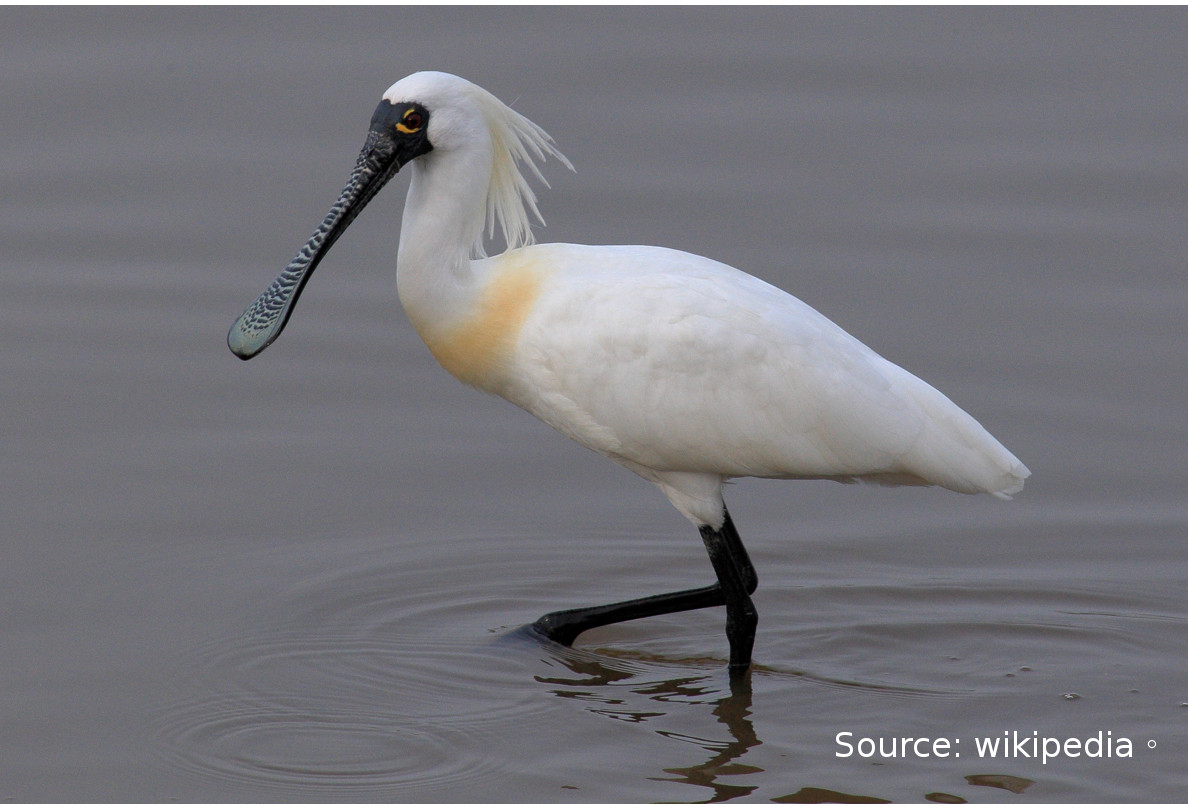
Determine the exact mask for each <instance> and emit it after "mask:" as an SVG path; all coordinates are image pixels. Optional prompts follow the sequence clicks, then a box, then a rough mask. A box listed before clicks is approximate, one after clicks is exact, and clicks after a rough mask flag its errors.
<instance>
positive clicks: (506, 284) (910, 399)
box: [227, 72, 1030, 675]
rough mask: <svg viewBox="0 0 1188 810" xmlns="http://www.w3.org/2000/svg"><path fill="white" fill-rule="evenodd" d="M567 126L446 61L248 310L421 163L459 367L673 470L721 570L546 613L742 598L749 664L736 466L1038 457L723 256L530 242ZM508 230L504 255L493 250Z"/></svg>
mask: <svg viewBox="0 0 1188 810" xmlns="http://www.w3.org/2000/svg"><path fill="white" fill-rule="evenodd" d="M547 155H552V156H553V157H555V158H556V159H557V160H559V161H560V162H562V163H563V164H565V165H566V166H567V167H569V168H572V166H570V164H569V161H568V160H566V159H565V157H564V156H563V155H562V154H561V153H560V152H559V151H558V150H557V149H556V147H555V146H554V145H553V141H552V139H551V138H550V137H549V136H548V135H547V134H546V133H545V131H544V130H542V129H541V128H540V127H538V126H537V125H536V124H534V123H532V122H531V121H529V120H528V119H527V118H525V117H524V116H522V115H520V114H519V113H517V112H515V111H513V110H512V109H511V108H509V107H508V106H506V105H505V104H503V103H502V102H501V101H499V100H498V99H497V98H495V96H493V95H491V94H490V93H488V92H487V91H486V90H483V89H482V88H480V87H478V86H476V85H474V84H471V83H470V82H468V81H466V80H464V79H460V78H458V77H457V76H452V75H449V74H446V73H436V72H423V73H415V74H413V75H411V76H408V77H406V78H404V79H401V80H400V81H398V82H397V83H396V84H394V85H392V86H391V87H390V88H388V90H387V92H386V93H384V96H383V100H382V101H381V102H380V104H379V106H378V107H377V108H376V111H375V114H374V115H373V117H372V119H371V127H370V131H369V133H368V136H367V140H366V143H365V145H364V147H363V151H362V153H361V154H360V155H359V159H358V162H357V164H356V166H355V169H354V171H353V173H352V174H351V178H350V181H349V183H348V184H347V186H346V188H345V189H344V190H343V192H342V195H341V197H340V198H339V200H338V202H337V203H336V204H335V205H334V207H333V208H332V209H331V210H330V213H329V214H328V215H327V216H326V218H325V220H324V221H323V222H322V225H321V226H320V227H319V228H318V230H317V231H316V232H315V233H314V235H313V236H312V237H311V238H310V240H309V242H308V243H307V244H306V245H305V247H304V248H303V249H302V250H301V251H300V252H299V253H298V255H297V256H296V258H294V260H293V261H292V262H291V263H290V264H289V266H288V267H287V268H286V269H285V270H284V271H283V272H282V273H281V275H280V276H279V277H278V278H277V279H276V281H275V282H273V284H272V285H271V286H270V287H269V288H268V289H267V290H265V292H264V293H263V294H261V296H260V297H259V298H258V299H257V300H256V301H255V302H254V303H253V304H252V305H250V306H249V307H248V308H247V310H245V311H244V313H243V315H241V316H240V318H239V319H238V320H237V321H236V322H235V324H234V325H233V326H232V327H231V331H230V333H229V334H228V338H227V339H228V345H229V346H230V348H231V350H232V351H233V352H234V353H235V354H237V355H238V356H240V357H241V358H243V359H245V360H246V359H249V358H251V357H253V356H255V355H256V354H258V353H259V352H261V351H263V350H264V348H265V347H267V346H268V345H269V344H270V343H271V342H272V341H273V340H274V339H275V338H276V337H277V336H278V335H279V334H280V332H281V330H282V329H283V328H284V326H285V324H286V322H287V321H288V318H289V315H290V314H291V312H292V308H293V305H294V303H295V302H296V300H297V297H298V295H299V294H300V292H301V290H302V288H303V286H304V284H305V282H306V281H307V280H308V278H309V276H310V274H311V273H312V272H313V270H314V268H315V267H316V265H317V264H318V262H319V261H320V260H321V258H322V257H323V256H324V255H325V254H326V252H327V251H328V250H329V249H330V246H331V245H332V244H333V243H334V241H335V240H336V239H337V238H338V237H339V236H340V235H341V234H342V232H343V230H345V228H346V227H347V225H348V224H349V223H350V222H351V220H352V219H354V217H355V216H356V215H357V214H358V213H359V211H360V210H361V209H362V208H363V207H364V206H365V205H366V204H367V203H368V201H370V200H371V198H372V197H373V196H374V195H375V194H376V192H378V191H379V190H380V188H381V187H382V186H383V185H384V184H385V183H386V182H387V181H388V180H389V179H390V178H391V177H392V176H393V175H395V173H396V172H397V171H398V170H399V169H400V168H401V167H402V166H403V165H405V164H407V163H412V166H413V174H412V181H411V184H410V186H409V190H408V198H407V200H406V202H405V207H404V217H403V220H402V223H401V229H400V247H399V251H398V254H397V261H396V266H397V271H396V273H397V285H398V289H399V295H400V300H401V302H402V303H403V305H404V309H405V311H406V312H407V313H408V317H409V320H410V321H411V322H412V324H413V326H414V327H415V328H416V330H417V332H418V334H420V336H421V337H422V338H423V339H424V341H425V343H426V345H427V346H428V347H429V350H430V351H431V352H432V353H433V356H434V357H436V358H437V360H438V362H439V363H441V365H442V366H443V367H445V369H446V370H447V371H449V372H450V373H451V374H453V375H454V376H455V377H457V378H458V379H459V380H461V381H462V382H464V383H466V384H468V385H472V386H474V387H476V388H479V389H481V390H483V391H487V392H489V393H492V394H497V395H499V396H501V397H503V398H505V399H507V400H509V401H510V402H512V403H514V404H516V405H518V406H519V407H521V408H523V409H524V410H526V411H528V412H529V413H531V414H533V415H534V416H536V417H538V418H539V419H541V420H543V421H544V422H546V423H547V424H549V425H552V426H553V427H554V428H556V429H557V430H559V431H561V432H562V433H563V434H565V435H566V436H569V437H570V438H572V439H573V440H575V441H576V442H578V443H579V444H581V445H583V446H585V447H588V448H590V449H592V450H596V451H597V452H599V453H602V454H603V455H605V456H607V457H608V458H610V459H612V460H613V461H616V462H618V463H619V464H621V465H623V466H624V467H626V468H627V469H629V470H631V471H632V472H634V473H636V474H638V475H640V476H641V477H643V478H645V479H647V480H648V481H651V482H652V483H654V484H656V485H657V486H658V487H659V488H660V489H661V491H663V493H664V494H665V495H667V496H668V499H669V500H670V501H671V502H672V505H673V506H674V507H676V508H677V510H678V511H680V513H681V514H683V515H684V516H685V517H687V518H688V519H689V520H690V521H692V522H693V524H694V525H696V526H697V527H698V528H699V530H700V532H701V536H702V539H703V540H704V542H705V546H706V549H707V550H708V552H709V556H710V561H711V563H712V565H713V568H714V572H715V574H716V576H717V583H715V584H713V585H710V586H708V587H704V588H696V589H692V590H687V591H680V592H677V593H669V594H660V595H658V596H651V597H645V598H642V599H633V600H629V601H626V602H619V603H616V604H612V605H601V606H596V607H589V608H578V609H574V610H565V611H558V612H556V613H550V614H547V615H545V616H543V617H541V618H540V619H539V620H538V621H537V622H535V623H534V624H533V628H534V629H535V630H536V631H537V632H538V633H540V634H542V635H544V636H546V637H547V638H549V639H552V640H553V641H557V642H560V643H562V644H571V643H572V642H573V640H574V639H575V638H576V637H577V636H578V634H580V633H581V632H583V631H585V630H588V629H590V628H591V627H598V626H601V625H604V624H610V623H613V622H619V621H625V620H628V619H634V618H641V617H644V616H654V615H660V614H664V613H672V612H676V611H681V610H690V609H693V608H701V607H709V606H715V605H723V604H724V605H725V606H726V615H727V623H726V633H727V637H728V639H729V641H730V672H731V673H732V675H737V674H739V673H742V672H745V671H746V670H747V669H748V667H749V666H750V662H751V649H752V645H753V642H754V636H755V626H756V623H757V620H758V619H757V614H756V612H755V608H754V605H753V603H752V602H751V598H750V594H751V593H753V592H754V590H755V588H756V586H757V584H758V580H757V578H756V575H755V570H754V568H753V566H752V565H751V562H750V560H749V559H748V557H747V553H746V550H745V549H744V548H743V545H742V541H741V540H740V539H739V536H738V532H737V531H736V530H735V528H734V525H733V522H732V521H731V518H730V515H729V513H728V512H727V511H726V505H725V502H724V501H723V499H722V486H723V483H724V482H725V481H726V480H728V479H731V478H736V477H740V476H757V477H762V478H806V479H833V480H836V481H843V482H854V481H865V482H874V483H879V484H892V485H936V486H941V487H946V488H948V489H951V490H955V491H957V492H967V493H977V492H986V493H992V494H995V495H998V496H1000V497H1004V498H1005V497H1009V496H1010V495H1012V494H1014V493H1016V492H1018V491H1019V490H1021V489H1022V488H1023V480H1024V479H1025V478H1026V477H1027V476H1028V475H1029V474H1030V473H1029V471H1028V469H1027V468H1026V467H1025V466H1023V464H1022V463H1020V461H1019V460H1018V459H1017V458H1015V456H1013V455H1012V454H1011V453H1010V452H1009V451H1008V450H1007V449H1006V448H1005V447H1003V446H1002V445H1001V444H999V442H998V441H997V440H995V439H994V437H993V436H991V435H990V434H989V433H988V432H987V431H986V430H985V429H984V428H982V426H981V425H979V424H978V423H977V422H976V421H975V420H974V419H973V418H972V417H970V416H969V415H968V414H967V413H965V412H964V411H963V410H961V409H960V408H958V407H957V406H956V405H954V404H953V403H952V402H951V401H950V400H949V399H948V398H947V397H945V396H944V395H943V394H941V393H940V392H939V391H937V390H936V389H935V388H933V387H932V386H930V385H928V384H927V383H925V382H924V381H922V380H920V379H919V378H917V377H915V376H913V375H912V374H910V373H908V372H907V371H904V370H903V369H902V368H900V367H898V366H896V365H894V364H893V363H890V362H888V361H887V360H884V359H883V358H882V357H880V356H879V355H877V354H875V353H874V352H873V351H871V350H870V349H868V348H867V347H866V346H864V345H863V344H862V343H860V342H858V341H857V340H856V339H854V338H853V337H851V336H850V335H849V334H847V333H846V332H845V331H843V330H842V329H841V328H840V327H838V326H837V325H835V324H834V323H833V322H831V321H830V320H829V319H827V318H826V317H825V316H823V315H821V314H820V313H818V312H817V311H816V310H814V309H812V308H811V307H809V306H808V305H807V304H804V303H802V302H801V301H800V300H798V299H796V298H794V297H792V296H791V295H789V294H788V293H786V292H784V291H782V290H779V289H777V288H776V287H773V286H771V285H770V284H767V283H766V282H763V281H760V280H759V279H757V278H755V277H753V276H750V275H747V274H746V273H743V272H741V271H739V270H736V269H734V268H733V267H729V266H727V265H725V264H721V263H719V262H716V261H713V260H711V259H707V258H703V257H700V256H694V255H691V254H688V253H682V252H680V251H677V250H670V249H666V248H660V247H642V246H613V247H612V246H589V245H571V244H534V243H533V238H532V232H531V220H532V219H533V218H535V219H537V220H539V219H540V214H539V212H538V210H537V207H536V198H535V195H534V194H533V192H532V190H531V188H530V187H529V184H528V182H527V180H526V178H525V176H524V173H523V168H524V167H526V168H527V169H529V170H531V171H532V172H533V173H534V174H535V175H536V176H537V177H538V178H539V179H541V180H542V181H543V177H542V176H541V174H540V170H539V168H538V167H537V165H536V162H537V161H543V160H544V159H545V158H546V156H547ZM484 225H485V226H486V231H487V235H488V237H490V236H493V235H494V232H495V228H496V226H499V227H500V228H501V229H502V233H503V236H504V238H505V242H506V244H507V247H508V249H507V251H506V252H505V253H503V254H501V255H498V256H494V257H490V258H488V257H486V253H485V251H484V237H483V231H484Z"/></svg>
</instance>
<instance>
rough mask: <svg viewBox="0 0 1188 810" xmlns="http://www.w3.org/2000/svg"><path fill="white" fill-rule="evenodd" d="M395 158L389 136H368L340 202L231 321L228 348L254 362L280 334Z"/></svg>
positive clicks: (395, 167)
mask: <svg viewBox="0 0 1188 810" xmlns="http://www.w3.org/2000/svg"><path fill="white" fill-rule="evenodd" d="M396 157H397V150H396V148H395V145H394V144H393V143H392V140H391V138H389V137H387V136H386V135H385V134H384V133H383V132H377V131H375V130H373V131H372V132H370V133H369V134H368V137H367V143H366V144H365V145H364V146H363V151H362V152H361V153H360V154H359V160H358V162H356V164H355V169H354V171H352V172H351V178H350V180H349V181H348V182H347V185H346V188H344V189H343V190H342V194H341V195H340V196H339V198H338V202H336V203H334V206H333V207H332V208H331V209H330V213H328V214H326V218H325V219H324V220H322V224H321V225H319V226H318V229H317V230H316V231H314V234H313V236H311V237H310V238H309V241H308V242H306V243H305V246H304V247H302V248H301V250H300V251H299V252H298V253H297V255H296V256H295V257H293V261H291V262H289V266H288V267H286V268H285V269H284V270H283V271H281V274H280V275H279V276H277V277H276V280H275V281H273V282H272V284H270V285H268V289H266V290H265V291H264V292H262V293H261V294H260V297H259V298H257V299H256V300H255V301H253V302H252V303H251V305H249V306H248V308H247V309H245V310H244V311H243V314H242V315H240V316H239V318H238V319H237V320H236V321H235V323H233V324H232V325H231V331H229V332H228V333H227V346H228V347H229V348H230V349H231V351H232V352H234V353H235V354H236V355H237V356H238V357H240V358H241V359H243V360H250V359H251V358H253V357H255V356H256V355H257V354H259V353H260V352H262V351H264V349H266V348H268V345H269V344H270V343H272V341H274V340H276V339H277V337H279V336H280V333H281V331H282V330H283V329H284V328H285V324H286V323H288V320H289V316H290V315H291V314H292V313H293V306H294V305H295V304H296V303H297V298H298V296H300V295H301V290H302V289H303V288H304V287H305V283H306V282H307V281H309V277H310V276H311V275H313V271H314V269H315V268H316V267H317V266H318V262H320V261H321V260H322V257H323V256H325V255H326V253H327V251H329V250H330V247H331V245H333V244H334V242H335V240H337V239H338V237H339V236H341V235H342V232H343V231H345V230H346V228H347V226H348V225H350V224H351V221H352V220H354V218H355V217H356V216H358V214H359V212H360V211H362V210H363V208H364V206H366V205H367V203H368V202H370V201H371V198H372V197H374V196H375V195H376V192H378V191H379V190H380V189H381V188H383V186H384V184H385V183H387V182H388V181H389V180H390V179H392V176H393V175H395V174H396V172H397V171H398V170H399V169H400V161H399V160H397V159H396Z"/></svg>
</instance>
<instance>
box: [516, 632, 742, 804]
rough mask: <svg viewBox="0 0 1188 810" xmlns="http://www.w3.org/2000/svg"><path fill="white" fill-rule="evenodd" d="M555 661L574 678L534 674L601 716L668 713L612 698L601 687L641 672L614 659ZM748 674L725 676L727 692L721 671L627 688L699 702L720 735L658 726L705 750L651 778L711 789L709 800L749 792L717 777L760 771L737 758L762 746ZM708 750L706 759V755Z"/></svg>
mask: <svg viewBox="0 0 1188 810" xmlns="http://www.w3.org/2000/svg"><path fill="white" fill-rule="evenodd" d="M566 653H569V654H564V653H563V654H560V655H557V656H555V657H554V659H553V660H554V661H556V662H557V663H560V664H562V665H563V666H564V667H565V668H566V669H567V670H568V672H569V673H570V674H571V675H573V676H576V677H568V676H537V681H538V682H540V683H544V684H550V685H552V686H555V687H558V688H555V689H553V690H552V693H553V694H554V695H556V696H557V697H562V698H567V699H571V700H574V699H576V700H581V701H583V702H589V703H593V704H596V705H594V706H589V707H587V710H588V711H590V712H592V713H594V714H598V715H601V716H604V717H610V718H612V719H616V720H623V721H626V722H631V723H643V722H649V721H654V720H655V721H659V720H660V719H661V718H664V717H666V716H667V715H668V711H667V710H666V709H664V708H663V706H658V707H656V708H654V709H653V708H651V706H650V705H649V706H648V708H645V709H640V708H638V707H632V706H631V705H630V697H629V696H627V697H614V696H613V695H608V694H606V693H605V691H601V688H602V687H607V686H610V685H613V684H617V683H620V682H624V681H629V680H631V679H634V678H638V676H639V673H638V672H636V671H633V669H632V668H631V667H630V666H628V665H625V664H623V663H622V662H620V661H618V660H616V659H613V658H607V659H603V658H593V657H590V656H587V655H583V654H581V653H580V652H575V651H566ZM751 676H752V673H751V672H747V673H746V674H744V675H742V676H739V677H734V678H730V679H729V687H728V692H727V693H726V694H723V693H722V690H721V689H720V688H719V687H718V686H717V685H716V683H718V682H719V681H720V678H719V675H718V674H714V675H712V676H711V675H682V676H678V677H674V678H669V679H666V680H660V681H646V682H643V683H635V684H632V685H629V686H628V692H629V695H639V696H641V697H644V698H646V699H647V700H648V701H649V702H652V703H656V704H664V703H672V702H677V703H681V704H685V705H690V704H703V705H705V706H707V707H711V708H710V712H709V714H710V715H711V716H712V717H714V718H715V719H716V720H717V722H718V724H719V725H720V726H721V727H722V728H721V730H722V731H724V732H725V733H724V734H723V735H722V737H720V738H717V739H713V738H708V737H702V736H696V735H691V734H686V733H682V732H679V731H675V730H672V729H663V728H658V729H656V733H657V734H659V735H660V736H662V737H664V738H666V739H670V740H678V741H681V742H686V743H690V744H691V745H693V746H694V747H696V748H699V749H701V751H702V752H704V753H703V754H702V755H701V756H700V758H698V759H696V760H695V761H694V762H693V764H689V765H681V766H676V767H669V768H664V769H663V770H664V772H665V773H668V774H672V775H673V776H672V778H667V777H651V779H652V781H657V782H674V783H677V784H686V785H693V786H696V787H702V788H707V789H709V790H710V791H711V792H712V795H711V797H710V798H709V799H706V800H705V801H707V802H720V801H728V800H730V799H737V798H742V797H745V796H748V795H750V794H751V793H753V792H754V791H755V790H757V789H758V784H748V785H737V784H729V783H725V782H722V781H720V780H721V778H722V777H738V776H749V775H752V774H760V773H762V772H763V769H762V768H760V767H758V766H756V765H749V764H746V763H744V762H741V761H740V760H741V759H742V758H743V757H744V756H745V755H746V753H747V752H748V751H750V750H751V749H752V748H755V747H757V746H759V745H761V744H762V740H760V739H759V737H758V736H757V735H756V733H755V727H754V724H753V723H752V722H751V720H750V716H751V698H752V692H751ZM706 754H708V758H706V756H705V755H706Z"/></svg>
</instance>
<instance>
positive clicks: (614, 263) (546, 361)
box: [503, 245, 1028, 496]
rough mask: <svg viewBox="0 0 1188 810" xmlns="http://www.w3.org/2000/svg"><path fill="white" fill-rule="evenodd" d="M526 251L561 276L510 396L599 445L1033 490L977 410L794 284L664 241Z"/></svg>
mask: <svg viewBox="0 0 1188 810" xmlns="http://www.w3.org/2000/svg"><path fill="white" fill-rule="evenodd" d="M527 250H530V251H534V252H538V253H539V256H538V266H549V267H550V268H551V270H550V272H549V275H548V278H547V279H546V280H545V282H544V284H543V286H542V289H541V292H540V295H539V298H538V299H537V301H536V303H535V306H534V307H533V309H532V312H531V313H530V315H529V316H528V317H527V319H526V321H525V323H524V326H523V329H522V330H521V332H520V334H519V338H518V342H517V347H516V354H515V359H514V366H515V372H514V374H513V377H514V378H515V382H514V383H512V384H511V385H510V386H509V387H508V389H507V390H506V391H505V392H503V393H504V394H505V396H507V397H508V398H509V399H511V400H512V401H513V402H515V403H516V404H518V405H520V406H521V407H523V408H525V409H526V410H528V411H530V412H531V413H533V414H535V415H536V416H537V417H539V418H541V419H542V420H544V421H545V422H547V423H548V424H550V425H552V426H553V427H555V428H556V429H558V430H560V431H561V432H562V433H565V434H566V435H569V436H570V437H572V438H574V439H575V440H577V441H578V442H580V443H581V444H584V445H585V446H587V447H590V448H591V449H594V450H597V451H598V452H601V453H604V454H606V455H608V456H610V457H612V458H615V459H618V460H620V461H623V462H626V463H627V464H628V466H632V467H643V468H647V469H649V470H656V471H685V472H698V473H715V474H720V475H722V476H726V477H730V476H745V475H751V476H762V477H778V478H835V479H839V480H870V481H877V482H880V483H891V484H937V485H940V486H944V487H947V488H949V489H954V490H957V491H960V492H993V493H996V494H1000V495H1004V496H1005V495H1009V494H1010V493H1013V492H1017V491H1018V490H1019V489H1021V488H1022V485H1023V478H1024V477H1026V475H1027V474H1028V472H1027V469H1026V468H1025V467H1024V466H1023V465H1022V464H1021V463H1020V462H1019V461H1018V459H1016V458H1015V457H1014V456H1013V455H1011V453H1010V452H1009V451H1007V450H1006V448H1004V447H1003V446H1002V445H1001V444H999V443H998V441H996V440H995V439H994V438H993V437H992V436H991V435H990V434H989V433H987V432H986V430H985V429H983V428H982V427H981V425H979V424H978V423H977V422H976V421H975V420H974V419H973V418H972V417H970V416H969V415H968V414H966V413H965V412H964V411H962V410H961V409H960V408H958V407H957V406H956V405H954V404H953V403H952V402H951V401H950V400H949V399H948V398H946V397H945V396H944V395H943V394H941V393H940V392H939V391H937V390H936V389H935V388H933V387H932V386H930V385H928V384H927V383H925V382H923V381H922V380H920V379H918V378H916V377H915V376H913V375H911V374H909V373H908V372H906V371H904V370H903V369H901V368H899V367H898V366H896V365H894V364H892V363H890V362H888V361H887V360H884V359H883V358H882V357H880V356H878V355H877V354H875V353H874V352H873V351H871V350H870V349H868V348H867V347H866V346H864V345H863V344H861V343H860V342H858V341H857V340H856V339H854V338H853V337H851V336H850V335H849V334H847V333H846V332H845V331H843V330H842V329H841V328H840V327H838V326H837V325H836V324H834V323H833V322H832V321H830V320H829V319H827V318H825V317H824V316H823V315H821V314H820V313H818V312H817V311H816V310H814V309H812V308H811V307H809V306H808V305H807V304H804V303H803V302H801V301H800V300H798V299H796V298H794V297H793V296H791V295H789V294H787V293H785V292H783V291H782V290H779V289H777V288H775V287H773V286H771V285H769V284H767V283H765V282H763V281H760V280H759V279H756V278H754V277H752V276H748V275H746V274H745V273H742V272H740V271H738V270H735V269H734V268H732V267H729V266H727V265H724V264H721V263H718V262H714V261H711V260H709V259H705V258H703V257H699V256H694V255H691V254H687V253H682V252H680V251H675V250H668V249H665V248H655V247H636V246H621V247H588V246H582V245H538V246H535V247H532V248H527ZM534 263H536V262H534Z"/></svg>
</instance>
